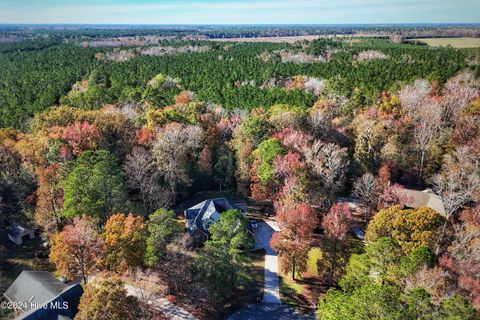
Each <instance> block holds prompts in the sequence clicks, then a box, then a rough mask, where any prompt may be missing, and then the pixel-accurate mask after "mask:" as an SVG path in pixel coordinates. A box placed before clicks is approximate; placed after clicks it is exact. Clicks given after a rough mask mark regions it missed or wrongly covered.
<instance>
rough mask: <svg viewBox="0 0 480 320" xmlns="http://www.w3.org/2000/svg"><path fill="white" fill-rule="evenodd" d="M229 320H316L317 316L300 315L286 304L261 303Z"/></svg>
mask: <svg viewBox="0 0 480 320" xmlns="http://www.w3.org/2000/svg"><path fill="white" fill-rule="evenodd" d="M228 320H315V315H313V314H308V315H306V314H303V313H300V312H298V311H296V310H294V309H292V308H290V307H289V306H286V305H284V304H276V303H259V304H251V305H249V306H246V307H244V308H242V309H240V310H238V311H237V312H235V313H234V314H232V315H231V316H230V317H229V318H228Z"/></svg>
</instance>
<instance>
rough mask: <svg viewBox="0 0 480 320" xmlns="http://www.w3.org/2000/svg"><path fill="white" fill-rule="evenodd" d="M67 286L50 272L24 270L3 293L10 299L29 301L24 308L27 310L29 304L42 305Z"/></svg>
mask: <svg viewBox="0 0 480 320" xmlns="http://www.w3.org/2000/svg"><path fill="white" fill-rule="evenodd" d="M67 287H68V286H67V285H66V284H65V283H63V282H61V281H60V280H58V279H57V278H55V277H54V276H53V275H52V274H51V273H50V272H47V271H30V270H25V271H22V273H21V274H20V275H19V276H18V277H17V279H15V281H14V282H13V283H12V284H11V285H10V287H8V289H7V291H5V293H4V295H5V297H7V298H8V299H9V300H10V301H15V302H31V304H27V305H26V308H25V310H29V309H30V306H31V305H42V304H44V303H45V302H47V301H50V300H51V299H53V298H55V297H56V296H58V295H59V294H60V293H62V291H63V290H65V289H66V288H67Z"/></svg>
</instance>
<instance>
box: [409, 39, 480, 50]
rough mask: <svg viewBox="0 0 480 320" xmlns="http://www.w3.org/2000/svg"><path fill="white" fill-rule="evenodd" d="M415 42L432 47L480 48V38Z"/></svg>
mask: <svg viewBox="0 0 480 320" xmlns="http://www.w3.org/2000/svg"><path fill="white" fill-rule="evenodd" d="M414 40H415V41H421V42H424V43H426V44H427V45H429V46H432V47H446V46H452V47H453V48H458V49H463V48H480V38H419V39H414Z"/></svg>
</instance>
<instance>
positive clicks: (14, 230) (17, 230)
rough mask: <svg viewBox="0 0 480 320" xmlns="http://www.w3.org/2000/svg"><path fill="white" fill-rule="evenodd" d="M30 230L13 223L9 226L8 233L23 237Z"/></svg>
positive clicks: (15, 236) (14, 236)
mask: <svg viewBox="0 0 480 320" xmlns="http://www.w3.org/2000/svg"><path fill="white" fill-rule="evenodd" d="M30 232H31V230H30V229H27V228H25V227H23V226H21V225H19V224H17V223H12V225H11V226H10V227H9V228H8V234H9V235H10V236H12V237H13V238H17V237H22V236H23V235H25V234H28V233H30Z"/></svg>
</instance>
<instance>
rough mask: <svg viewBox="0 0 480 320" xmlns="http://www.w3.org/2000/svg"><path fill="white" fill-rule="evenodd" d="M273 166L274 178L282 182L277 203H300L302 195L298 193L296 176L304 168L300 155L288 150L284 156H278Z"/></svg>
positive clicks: (298, 187) (299, 187)
mask: <svg viewBox="0 0 480 320" xmlns="http://www.w3.org/2000/svg"><path fill="white" fill-rule="evenodd" d="M273 166H274V171H275V175H276V177H277V178H279V180H281V181H283V185H282V186H281V187H280V190H279V194H278V197H277V201H281V202H283V203H287V202H293V203H295V202H297V203H298V202H302V201H303V200H304V199H303V196H304V194H303V192H298V191H300V189H301V186H299V179H298V176H299V174H300V171H301V170H302V169H303V168H304V167H305V163H304V162H303V161H302V159H301V156H300V154H298V153H296V152H293V151H291V150H289V151H288V153H287V154H286V155H284V156H283V155H278V156H277V157H276V158H275V160H274V162H273Z"/></svg>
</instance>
